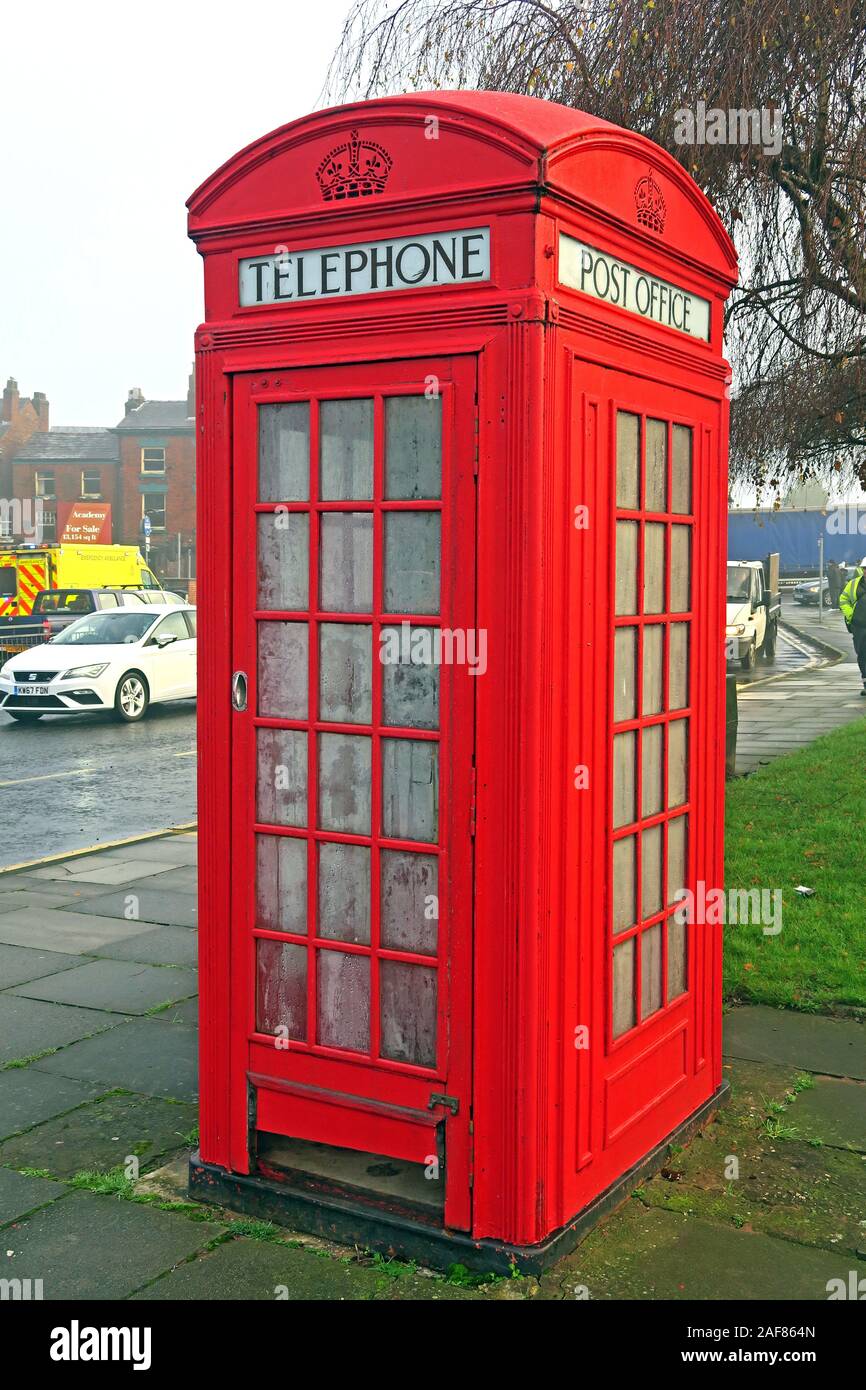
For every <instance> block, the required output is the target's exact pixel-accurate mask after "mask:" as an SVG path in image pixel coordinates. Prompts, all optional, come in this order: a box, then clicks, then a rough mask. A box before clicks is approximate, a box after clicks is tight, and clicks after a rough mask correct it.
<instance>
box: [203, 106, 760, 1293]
mask: <svg viewBox="0 0 866 1390" xmlns="http://www.w3.org/2000/svg"><path fill="white" fill-rule="evenodd" d="M189 211H190V218H189V225H190V235H191V236H192V237H193V239H194V240H195V241H196V243H197V245H198V248H199V250H200V252H201V253H202V255H203V257H204V262H205V301H206V322H205V323H204V324H203V325H202V326H201V328H200V329H199V331H198V335H197V365H198V371H197V382H198V435H199V438H198V458H199V504H198V505H199V519H198V526H199V564H200V570H201V584H200V589H201V598H200V614H201V617H200V635H201V640H200V643H199V651H200V660H201V669H200V678H199V691H200V695H199V718H200V727H201V733H200V757H199V769H200V792H199V832H200V833H199V846H200V916H199V921H200V937H201V1039H202V1041H201V1105H202V1114H201V1149H200V1154H199V1155H196V1156H195V1158H194V1160H193V1163H192V1165H191V1185H192V1187H193V1189H194V1190H195V1191H196V1192H197V1193H198V1195H199V1196H201V1197H205V1198H206V1197H207V1196H209V1195H210V1196H211V1197H212V1198H213V1199H214V1200H217V1201H222V1202H225V1203H228V1204H231V1205H235V1206H239V1207H242V1208H244V1209H248V1210H255V1211H258V1212H261V1213H267V1214H269V1215H273V1216H276V1217H277V1219H280V1220H283V1221H285V1222H288V1223H289V1224H293V1225H295V1226H296V1227H298V1228H302V1229H305V1230H310V1231H317V1232H320V1233H322V1234H326V1235H329V1236H332V1237H336V1238H338V1239H347V1240H350V1241H352V1242H359V1243H362V1244H366V1245H369V1246H372V1247H374V1248H379V1249H386V1250H390V1251H393V1252H395V1253H397V1254H402V1255H404V1256H416V1257H419V1258H421V1259H423V1260H424V1261H425V1262H426V1263H432V1264H449V1263H451V1262H453V1261H460V1262H463V1263H466V1264H469V1265H475V1266H481V1267H484V1268H488V1269H507V1268H508V1266H509V1264H510V1263H511V1262H512V1261H514V1260H516V1261H517V1263H518V1264H519V1265H520V1266H521V1267H522V1268H527V1269H538V1268H541V1267H542V1266H543V1265H544V1264H545V1263H547V1262H549V1261H550V1260H551V1259H553V1258H554V1257H556V1256H557V1255H559V1254H561V1253H563V1252H564V1251H565V1250H566V1249H567V1248H569V1246H570V1245H573V1244H574V1243H575V1241H576V1240H577V1239H578V1238H579V1236H580V1234H581V1232H582V1231H583V1230H584V1229H585V1228H586V1226H587V1225H588V1224H589V1223H590V1222H591V1221H592V1220H594V1219H596V1218H597V1216H598V1215H599V1213H600V1212H602V1211H604V1210H605V1209H607V1208H609V1207H610V1206H611V1205H613V1204H614V1203H615V1202H616V1201H618V1200H621V1199H622V1197H624V1196H625V1195H627V1193H628V1192H629V1191H631V1189H632V1187H633V1186H634V1183H635V1180H636V1177H637V1175H638V1174H639V1173H640V1172H642V1171H645V1170H647V1169H648V1168H649V1167H651V1165H652V1164H653V1163H656V1162H657V1161H658V1160H659V1158H660V1157H661V1155H662V1154H663V1153H664V1152H665V1146H666V1144H667V1143H668V1142H669V1141H670V1140H671V1138H672V1137H674V1136H677V1137H682V1136H683V1135H684V1134H687V1133H688V1132H690V1130H693V1129H694V1128H695V1127H696V1126H697V1125H698V1124H699V1123H701V1121H702V1120H704V1119H705V1118H706V1117H707V1115H708V1114H709V1112H710V1111H711V1109H712V1108H713V1107H714V1106H715V1105H716V1104H718V1101H719V1098H720V1095H721V1093H722V1090H723V1087H722V1078H721V1056H720V1038H721V1028H720V1025H721V983H720V957H721V942H720V937H719V934H718V929H713V928H709V929H706V928H702V927H700V926H688V927H687V926H685V925H683V924H682V923H681V922H680V920H679V917H680V911H681V909H680V897H679V895H678V890H679V889H681V888H692V889H695V888H696V887H697V885H698V884H699V883H703V884H705V885H711V886H717V885H720V884H721V882H722V809H723V787H724V723H725V713H724V654H723V643H722V640H721V634H722V632H723V618H724V587H723V579H724V555H725V545H724V536H725V515H726V498H727V481H726V458H727V416H728V410H727V395H728V384H729V381H730V373H729V369H728V366H727V364H726V362H725V360H724V358H723V355H722V311H723V306H724V302H725V299H726V297H727V295H728V294H729V292H730V289H731V287H732V286H733V284H734V283H735V280H736V260H735V254H734V249H733V246H732V243H731V241H730V239H729V237H728V235H727V234H726V232H725V230H724V229H723V227H722V225H721V223H720V221H719V219H718V218H717V216H716V215H715V213H714V212H713V209H712V208H711V207H710V205H709V203H708V202H707V199H706V198H705V197H704V195H703V194H702V193H701V191H700V190H699V189H698V188H697V187H696V185H695V184H694V183H693V182H692V181H691V180H690V178H689V177H688V175H687V174H686V173H685V172H684V170H683V168H682V167H681V166H680V165H679V164H678V163H677V162H676V161H675V160H674V159H673V158H672V157H671V156H670V155H668V154H666V153H665V152H664V151H663V150H661V149H659V148H658V147H657V146H655V145H654V144H652V143H651V142H650V141H648V140H646V139H644V138H643V137H641V136H638V135H634V134H632V133H630V132H628V131H625V130H621V129H619V128H617V127H615V126H613V125H610V124H608V123H606V122H604V121H601V120H598V119H596V118H594V117H591V116H587V115H584V114H582V113H580V112H578V111H572V110H569V109H567V108H565V107H562V106H556V105H552V104H549V103H546V102H542V101H536V100H534V99H532V98H528V97H520V96H511V95H499V94H496V93H490V92H436V93H428V94H414V95H410V96H401V97H395V98H388V99H386V100H381V101H369V102H362V103H357V104H354V105H350V106H345V107H340V108H337V109H334V110H329V111H322V112H317V113H315V114H313V115H311V116H307V117H305V118H304V119H302V120H298V121H294V122H292V123H291V124H289V125H287V126H284V127H282V128H281V129H279V130H277V131H275V132H273V133H272V134H270V135H267V136H265V137H264V138H263V139H261V140H259V141H257V142H255V143H254V144H252V145H250V146H249V147H248V148H247V149H245V150H243V151H242V152H241V153H240V154H238V155H236V156H235V157H234V158H233V159H231V160H229V162H228V163H227V164H225V165H223V167H222V168H221V169H219V170H218V171H217V172H216V173H215V174H214V175H213V176H212V177H211V178H209V179H208V180H207V181H206V182H205V183H204V184H203V185H202V186H201V188H200V189H199V190H198V191H197V192H196V193H195V194H194V195H193V197H192V198H191V200H190V203H189Z"/></svg>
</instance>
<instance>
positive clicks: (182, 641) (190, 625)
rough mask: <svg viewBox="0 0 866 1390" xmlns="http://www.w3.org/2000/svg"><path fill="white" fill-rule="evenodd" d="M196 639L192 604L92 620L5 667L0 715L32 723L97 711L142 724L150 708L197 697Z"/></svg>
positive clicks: (0, 676)
mask: <svg viewBox="0 0 866 1390" xmlns="http://www.w3.org/2000/svg"><path fill="white" fill-rule="evenodd" d="M195 640H196V639H195V608H194V607H192V605H190V604H182V605H181V606H176V605H174V604H159V605H157V604H154V605H152V606H148V607H147V609H146V610H145V609H138V608H116V609H113V610H112V609H108V610H105V611H103V612H99V613H88V614H87V616H86V617H84V618H78V619H76V621H75V622H74V623H70V624H69V627H67V628H64V629H63V631H62V632H59V633H58V634H57V636H56V637H54V638H53V639H52V640H51V641H50V642H45V643H43V644H42V645H41V646H39V647H30V648H28V650H27V651H26V652H19V653H18V655H17V656H13V657H11V658H10V660H9V661H7V662H6V664H5V665H4V666H3V667H2V668H0V709H2V710H4V711H5V712H6V713H7V714H11V716H12V718H13V719H19V720H24V721H28V722H29V721H30V720H34V719H41V718H42V716H43V714H61V713H62V714H71V713H79V714H80V713H85V712H87V711H88V710H97V709H102V710H106V709H113V710H114V711H115V713H116V714H117V716H118V718H119V719H123V720H127V721H130V722H131V721H133V720H136V719H141V718H142V716H143V715H144V714H145V713H146V711H147V707H148V705H151V704H154V703H157V702H160V701H163V700H185V699H190V698H191V697H194V696H195V693H196V664H195Z"/></svg>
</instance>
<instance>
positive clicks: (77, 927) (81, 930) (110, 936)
mask: <svg viewBox="0 0 866 1390" xmlns="http://www.w3.org/2000/svg"><path fill="white" fill-rule="evenodd" d="M149 930H150V924H149V923H147V922H144V923H142V922H121V921H118V920H117V919H116V918H112V917H97V916H92V915H91V914H90V913H89V912H67V911H66V910H65V909H61V908H59V907H58V908H51V907H34V908H23V909H20V910H19V911H17V912H3V913H0V942H5V943H6V944H7V945H9V946H34V947H37V948H40V949H41V948H43V947H44V949H45V950H48V951H62V952H64V953H65V954H68V955H78V954H80V953H86V952H88V951H92V950H94V949H95V948H96V947H97V946H100V945H103V944H104V943H105V942H106V941H125V940H128V939H129V937H131V936H137V935H138V934H139V933H140V932H144V931H149Z"/></svg>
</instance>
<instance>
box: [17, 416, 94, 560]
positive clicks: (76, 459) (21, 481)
mask: <svg viewBox="0 0 866 1390" xmlns="http://www.w3.org/2000/svg"><path fill="white" fill-rule="evenodd" d="M118 463H119V449H118V441H117V436H116V435H115V434H114V432H113V430H106V429H98V428H94V427H91V426H84V425H77V426H71V425H70V426H62V425H61V426H55V428H54V429H47V430H39V431H36V432H35V433H34V434H31V436H30V438H29V439H28V440H27V443H26V444H24V445H22V447H21V448H20V449H19V450H18V451H17V453H16V454H15V457H14V458H13V459H12V496H13V497H17V498H21V499H27V500H31V499H32V500H41V502H42V539H43V541H54V540H56V539H57V503H58V502H79V501H88V502H109V503H110V504H111V510H112V519H113V517H114V509H115V501H116V496H117V481H118ZM115 539H117V538H116V537H115Z"/></svg>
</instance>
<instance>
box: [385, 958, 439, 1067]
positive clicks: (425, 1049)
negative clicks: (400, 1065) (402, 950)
mask: <svg viewBox="0 0 866 1390" xmlns="http://www.w3.org/2000/svg"><path fill="white" fill-rule="evenodd" d="M436 977H437V971H435V970H431V969H430V968H429V967H428V966H426V965H409V964H407V963H406V962H405V961H399V960H383V961H382V962H381V964H380V966H379V998H380V1001H381V1018H382V1032H381V1049H382V1056H383V1057H390V1058H391V1060H392V1061H394V1062H411V1063H412V1064H413V1065H414V1066H416V1067H435V1065H436V1003H437V989H436V983H437V982H436Z"/></svg>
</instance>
